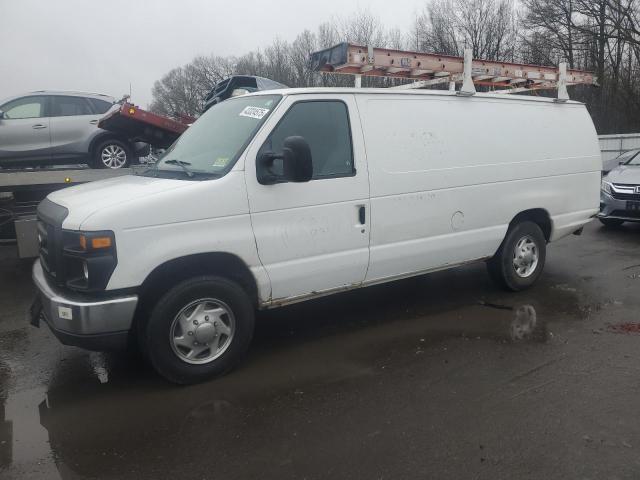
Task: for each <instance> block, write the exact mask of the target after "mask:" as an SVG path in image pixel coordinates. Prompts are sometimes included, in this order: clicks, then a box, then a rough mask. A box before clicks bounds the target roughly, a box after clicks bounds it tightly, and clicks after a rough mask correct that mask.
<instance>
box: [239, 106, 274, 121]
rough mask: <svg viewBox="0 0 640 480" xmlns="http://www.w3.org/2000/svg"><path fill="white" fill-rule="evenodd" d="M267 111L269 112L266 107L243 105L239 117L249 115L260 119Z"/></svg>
mask: <svg viewBox="0 0 640 480" xmlns="http://www.w3.org/2000/svg"><path fill="white" fill-rule="evenodd" d="M267 113H269V109H268V108H260V107H244V110H242V111H241V112H240V116H241V117H250V118H255V119H257V120H261V119H262V117H264V116H265V115H266V114H267Z"/></svg>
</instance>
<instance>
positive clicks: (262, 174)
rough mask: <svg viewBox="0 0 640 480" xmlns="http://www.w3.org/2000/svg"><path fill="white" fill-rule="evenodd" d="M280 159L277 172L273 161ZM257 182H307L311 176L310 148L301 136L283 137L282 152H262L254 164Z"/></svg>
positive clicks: (266, 183) (267, 183) (270, 183)
mask: <svg viewBox="0 0 640 480" xmlns="http://www.w3.org/2000/svg"><path fill="white" fill-rule="evenodd" d="M276 160H282V169H281V171H280V172H278V171H277V170H278V169H276V168H275V165H274V163H275V161H276ZM256 169H257V175H258V182H260V183H261V184H262V185H272V184H274V183H280V182H282V181H285V182H296V183H300V182H308V181H309V180H311V177H312V176H313V161H312V159H311V149H310V148H309V144H308V143H307V141H306V140H305V139H304V138H303V137H287V138H285V139H284V145H283V147H282V153H280V154H278V153H271V152H268V153H264V154H262V155H261V156H260V157H259V158H258V161H257V164H256Z"/></svg>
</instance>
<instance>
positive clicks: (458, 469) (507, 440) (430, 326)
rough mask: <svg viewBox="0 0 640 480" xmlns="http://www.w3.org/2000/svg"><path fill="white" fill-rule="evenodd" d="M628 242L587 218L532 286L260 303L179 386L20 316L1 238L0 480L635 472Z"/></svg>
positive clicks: (636, 281)
mask: <svg viewBox="0 0 640 480" xmlns="http://www.w3.org/2000/svg"><path fill="white" fill-rule="evenodd" d="M639 246H640V225H630V226H625V227H622V228H620V229H617V230H608V229H605V228H602V227H601V226H600V225H599V224H597V223H592V224H590V225H589V226H588V227H587V228H586V229H585V232H584V235H583V236H582V237H574V236H571V237H569V238H566V239H563V240H561V241H560V242H557V243H554V244H552V245H550V246H549V249H548V257H547V267H546V270H545V273H544V274H543V276H542V278H541V280H540V281H539V283H538V284H537V285H536V286H535V287H534V288H532V289H530V290H528V291H526V292H521V293H517V294H514V293H505V292H502V291H500V290H498V289H497V288H496V287H494V286H493V285H492V284H491V283H490V282H489V280H488V278H487V275H486V274H485V270H484V265H481V264H480V265H471V266H467V267H462V268H458V269H455V270H450V271H446V272H439V273H435V274H431V275H425V276H422V277H418V278H413V279H409V280H404V281H401V282H397V283H394V284H390V285H382V286H376V287H371V288H367V289H362V290H359V291H353V292H349V293H346V294H341V295H338V296H333V297H327V298H324V299H321V300H318V301H313V302H308V303H306V304H299V305H296V306H292V307H288V308H284V309H280V310H273V311H269V312H265V313H261V314H260V315H259V316H258V330H257V332H256V336H255V339H254V342H253V346H252V349H251V352H250V354H249V356H248V358H247V359H246V361H245V362H244V363H243V364H242V365H241V366H240V367H239V368H238V369H236V370H235V371H234V372H232V373H231V374H229V375H227V376H225V377H223V378H220V379H216V380H212V381H209V382H206V383H203V384H200V385H195V386H190V387H176V386H173V385H170V384H167V383H166V382H165V381H163V380H162V379H160V378H159V377H158V376H157V375H156V374H154V372H153V371H152V370H151V369H150V368H149V367H147V366H146V365H144V363H143V362H141V360H140V359H139V358H137V357H135V356H128V355H126V354H101V353H90V352H85V351H82V350H79V349H75V348H72V347H64V346H62V345H60V344H59V343H58V342H57V341H56V340H55V338H54V337H53V335H52V334H51V333H50V332H49V331H48V330H47V329H46V327H43V328H41V329H36V328H33V327H31V326H29V325H27V323H26V320H25V311H26V309H27V307H28V305H29V302H30V300H31V296H32V293H33V292H32V286H31V281H30V262H22V261H18V260H16V259H15V251H14V249H13V247H7V246H5V247H0V478H2V479H29V478H35V479H40V478H44V479H85V478H87V479H89V478H91V479H92V478H114V479H116V478H117V479H137V480H140V479H165V478H189V479H248V478H260V479H288V478H295V479H303V478H306V479H321V478H322V479H324V478H331V479H343V478H345V479H346V478H353V479H361V478H362V479H413V478H429V479H430V478H436V479H449V478H451V479H463V478H464V479H476V478H477V479H516V478H517V479H542V478H544V479H556V478H558V479H573V478H576V479H605V478H606V479H623V478H629V479H631V478H633V479H637V478H640V416H639V415H638V409H639V407H640V381H639V380H640V309H639V307H640V298H639V295H638V293H639V292H640V248H639Z"/></svg>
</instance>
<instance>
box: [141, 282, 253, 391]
mask: <svg viewBox="0 0 640 480" xmlns="http://www.w3.org/2000/svg"><path fill="white" fill-rule="evenodd" d="M201 299H215V300H217V301H219V302H222V303H223V304H224V306H226V307H228V308H229V309H230V311H231V313H232V317H233V319H234V322H235V329H234V331H233V335H232V336H230V338H228V339H227V340H228V342H229V343H228V345H227V346H226V349H225V350H224V351H222V353H221V354H220V356H218V357H217V358H214V359H212V360H210V361H208V362H207V363H201V364H192V363H188V361H187V360H185V359H183V358H181V357H180V356H179V354H178V353H176V351H175V350H174V348H176V347H174V346H173V341H172V340H171V338H172V337H173V336H174V333H175V332H174V331H173V328H172V327H173V325H174V319H176V318H177V316H178V314H179V313H180V312H182V311H183V309H184V308H185V307H187V306H188V305H190V304H192V303H194V302H197V301H198V300H201ZM207 318H208V317H207ZM207 321H208V320H207ZM140 330H141V333H142V335H141V336H140V339H139V340H140V342H141V343H143V345H142V346H141V349H142V350H143V351H144V352H145V354H146V356H147V358H148V359H149V361H150V363H151V365H152V366H153V367H154V368H155V370H156V371H157V372H158V373H159V374H160V375H162V376H163V377H164V378H166V379H167V380H169V381H170V382H173V383H177V384H183V385H186V384H191V383H197V382H201V381H203V380H206V379H209V378H212V377H215V376H218V375H222V374H224V373H226V372H228V371H229V370H231V369H232V368H233V367H235V366H236V365H237V364H238V362H240V360H242V358H243V357H244V355H245V353H246V351H247V349H248V348H249V344H250V343H251V338H252V337H253V330H254V309H253V305H252V303H251V300H250V298H249V296H248V295H247V293H246V292H245V291H244V290H243V289H242V287H240V286H239V285H238V284H236V283H234V282H232V281H230V280H227V279H224V278H220V277H214V276H202V277H195V278H192V279H190V280H186V281H184V282H182V283H180V284H178V285H177V286H175V287H173V288H172V289H171V290H169V291H168V292H167V293H165V294H164V295H163V296H162V297H161V298H160V300H159V301H158V303H157V304H156V305H155V307H154V308H153V309H152V311H151V315H150V316H149V318H148V320H147V322H146V323H145V325H144V326H143V328H141V329H140ZM190 335H192V334H190ZM197 335H198V333H197V332H196V335H195V336H193V337H188V338H193V339H194V340H195V338H196V337H197ZM182 336H185V333H184V332H183V333H182ZM185 338H187V337H185ZM196 344H197V343H196ZM200 347H202V345H200Z"/></svg>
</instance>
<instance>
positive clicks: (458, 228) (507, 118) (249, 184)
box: [31, 89, 602, 383]
mask: <svg viewBox="0 0 640 480" xmlns="http://www.w3.org/2000/svg"><path fill="white" fill-rule="evenodd" d="M601 166H602V165H601V160H600V152H599V148H598V141H597V137H596V132H595V130H594V127H593V124H592V122H591V119H590V117H589V115H588V113H587V111H586V109H585V107H584V105H582V104H580V103H577V102H571V101H568V102H555V101H553V100H552V99H543V98H533V97H521V96H509V95H503V96H500V95H492V94H476V95H473V96H461V95H457V94H456V93H455V92H442V91H437V92H434V91H402V92H398V91H391V90H385V89H356V90H354V89H291V90H279V91H269V92H265V93H257V94H251V95H246V96H242V97H238V98H234V99H231V100H228V101H225V102H223V103H220V104H218V105H216V106H214V107H212V108H211V109H210V110H208V111H207V112H206V113H205V114H204V115H203V116H202V117H201V118H200V119H199V120H198V121H197V122H195V124H194V125H193V126H192V127H190V128H189V130H187V131H186V133H184V135H183V136H182V137H181V138H180V139H179V140H178V141H177V142H176V143H175V144H174V145H173V146H172V147H171V148H170V149H169V150H168V151H167V152H166V154H165V155H164V157H163V158H162V160H161V161H160V162H159V163H158V164H157V166H156V167H155V168H151V169H149V170H148V171H146V172H145V173H143V174H141V175H138V176H126V177H120V178H114V179H111V180H105V181H101V182H95V183H92V184H90V185H84V186H77V187H73V188H69V189H66V190H61V191H58V192H55V193H53V194H51V195H50V196H49V197H48V199H46V200H45V201H44V202H42V204H41V205H40V207H39V209H38V215H39V235H40V249H41V251H40V260H39V261H38V262H36V264H35V265H34V268H33V277H34V280H35V283H36V285H37V287H38V290H39V293H38V296H37V299H36V302H34V306H33V308H32V310H31V315H32V322H33V323H34V324H38V323H39V321H40V319H43V320H44V321H45V322H46V323H47V324H48V326H49V327H50V328H51V329H52V331H53V332H54V333H55V334H56V335H57V336H58V338H59V339H60V340H61V341H62V342H63V343H65V344H69V345H78V346H83V347H85V348H90V349H107V348H114V347H119V346H122V345H125V344H126V343H127V340H128V339H130V338H131V337H135V338H136V340H137V341H138V342H139V344H140V346H141V348H142V350H143V351H144V352H145V353H146V355H147V356H148V358H149V360H150V361H151V363H152V364H153V365H154V367H155V368H156V369H157V370H158V372H160V374H162V375H164V376H165V377H166V378H168V379H169V380H171V381H174V382H179V383H188V382H194V381H199V380H202V379H204V378H207V377H210V376H212V375H215V374H220V373H223V372H225V371H227V370H229V369H230V368H231V367H232V366H233V365H235V364H236V363H237V362H238V361H239V360H240V359H241V357H242V356H243V354H244V353H245V351H246V350H247V348H248V346H249V343H250V340H251V336H252V332H253V327H254V311H255V309H260V308H269V307H276V306H280V305H285V304H289V303H292V302H297V301H301V300H306V299H310V298H315V297H318V296H321V295H327V294H331V293H335V292H340V291H344V290H349V289H353V288H358V287H364V286H368V285H372V284H378V283H383V282H389V281H392V280H395V279H399V278H405V277H409V276H412V275H420V274H423V273H425V272H433V271H435V270H441V269H444V268H449V267H454V266H456V265H461V264H465V263H468V262H472V261H487V265H488V270H489V273H490V274H491V276H492V277H493V278H494V279H495V280H496V281H497V282H498V283H500V284H501V285H503V286H504V287H506V288H508V289H511V290H520V289H523V288H526V287H528V286H530V285H531V284H533V283H534V282H535V281H536V279H537V278H538V277H539V276H540V274H541V272H542V269H543V266H544V262H545V249H546V244H547V243H548V242H551V241H554V240H557V239H559V238H561V237H563V236H565V235H568V234H570V233H573V232H578V231H580V229H581V228H582V226H583V225H584V224H585V223H587V222H588V221H589V220H590V219H591V218H592V217H593V216H594V215H595V214H597V213H598V207H599V190H600V170H601Z"/></svg>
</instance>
